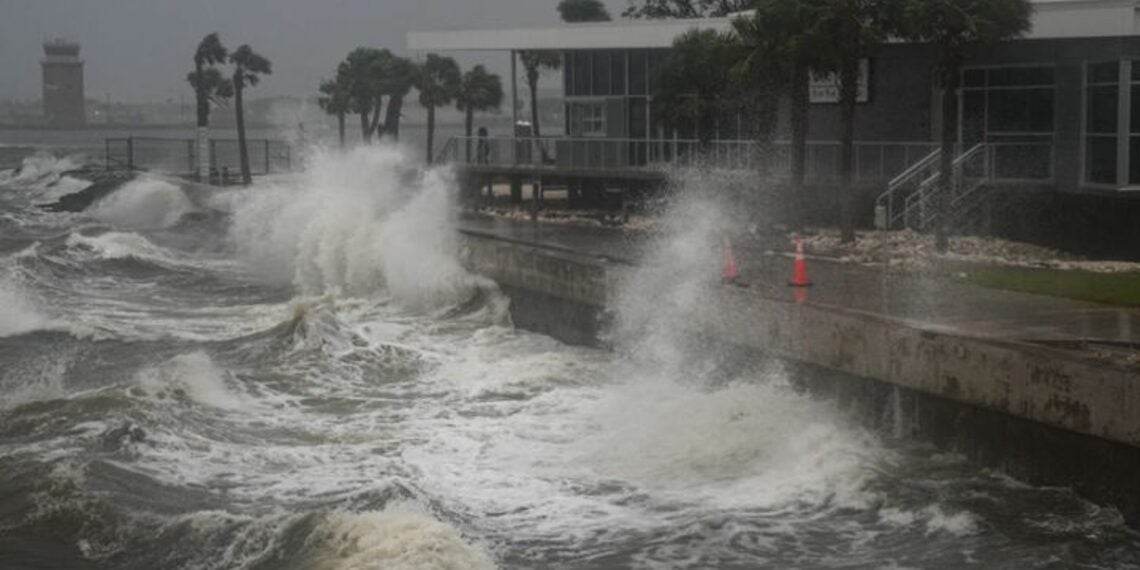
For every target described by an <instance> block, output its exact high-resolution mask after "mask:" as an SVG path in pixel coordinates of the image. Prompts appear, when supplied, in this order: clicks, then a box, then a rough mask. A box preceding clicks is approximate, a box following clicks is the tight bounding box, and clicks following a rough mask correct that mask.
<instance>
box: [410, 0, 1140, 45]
mask: <svg viewBox="0 0 1140 570" xmlns="http://www.w3.org/2000/svg"><path fill="white" fill-rule="evenodd" d="M1031 1H1032V3H1033V8H1034V11H1033V27H1032V28H1031V30H1030V31H1029V32H1028V33H1027V34H1025V36H1024V38H1026V39H1058V38H1095V37H1124V36H1134V35H1138V33H1140V12H1138V11H1137V2H1138V1H1140V0H1031ZM731 26H732V18H731V17H728V18H702V19H690V20H621V21H616V22H591V23H581V24H551V25H546V26H536V27H530V28H493V29H470V28H466V29H463V28H460V29H450V30H427V31H418V32H409V33H408V49H410V50H414V51H487V50H495V51H508V50H574V49H635V48H667V47H670V46H672V45H673V40H674V39H676V38H677V36H679V35H681V34H683V33H685V32H687V31H689V30H692V29H702V30H706V29H711V30H717V31H727V30H729V29H730V28H731Z"/></svg>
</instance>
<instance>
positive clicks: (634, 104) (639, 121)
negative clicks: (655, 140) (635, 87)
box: [629, 97, 648, 139]
mask: <svg viewBox="0 0 1140 570" xmlns="http://www.w3.org/2000/svg"><path fill="white" fill-rule="evenodd" d="M646 109H647V106H646V101H645V98H644V97H633V98H631V99H630V100H629V138H633V139H643V138H645V136H646V134H647V128H648V125H646V122H647V121H648V118H647V117H646Z"/></svg>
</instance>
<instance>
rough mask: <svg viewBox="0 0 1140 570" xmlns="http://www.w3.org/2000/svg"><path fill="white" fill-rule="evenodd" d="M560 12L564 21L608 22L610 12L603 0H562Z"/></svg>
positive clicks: (559, 6)
mask: <svg viewBox="0 0 1140 570" xmlns="http://www.w3.org/2000/svg"><path fill="white" fill-rule="evenodd" d="M558 13H559V14H560V15H561V16H562V21H564V22H608V21H610V13H609V11H608V10H606V5H605V4H602V2H601V0H562V1H561V2H559V3H558Z"/></svg>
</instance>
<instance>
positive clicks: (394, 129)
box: [384, 95, 404, 141]
mask: <svg viewBox="0 0 1140 570" xmlns="http://www.w3.org/2000/svg"><path fill="white" fill-rule="evenodd" d="M403 108H404V98H403V97H402V96H401V97H397V96H395V95H393V96H392V97H390V98H388V110H387V111H386V113H385V115H384V134H385V135H388V136H390V137H392V140H394V141H399V140H400V113H401V112H402V110H403Z"/></svg>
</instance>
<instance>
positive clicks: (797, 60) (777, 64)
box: [733, 0, 830, 228]
mask: <svg viewBox="0 0 1140 570" xmlns="http://www.w3.org/2000/svg"><path fill="white" fill-rule="evenodd" d="M823 7H824V5H823V3H822V2H820V1H819V0H801V1H797V2H788V1H787V0H757V2H756V4H755V12H754V13H753V14H752V16H750V17H742V18H737V19H736V20H734V21H733V29H734V31H735V32H736V34H737V36H739V38H740V41H741V43H742V44H743V46H744V50H745V52H746V54H747V55H746V58H745V60H744V61H743V62H742V63H743V64H744V66H745V68H746V69H747V70H748V71H749V72H750V73H755V74H758V75H760V76H761V77H762V80H763V79H767V80H768V81H771V82H775V83H777V84H779V85H781V86H784V87H787V88H788V90H789V91H790V95H791V97H790V99H791V113H790V122H791V128H792V144H791V172H790V175H791V176H790V180H789V183H788V186H787V188H786V190H787V195H786V200H785V202H786V208H787V217H788V222H789V224H790V225H791V226H792V227H793V228H799V227H801V226H802V225H803V223H804V208H803V188H804V176H805V174H806V171H807V169H806V162H807V161H806V159H807V132H808V109H809V107H810V93H809V87H810V84H811V69H812V68H819V67H823V66H824V65H823V64H822V63H821V58H822V55H821V54H822V53H823V52H824V51H825V50H824V49H822V46H825V45H826V44H827V43H828V42H829V41H830V39H829V38H827V37H825V36H822V35H821V34H819V33H818V32H817V30H816V23H817V22H818V18H817V15H816V14H817V12H818V11H819V10H820V9H822V8H823Z"/></svg>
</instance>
